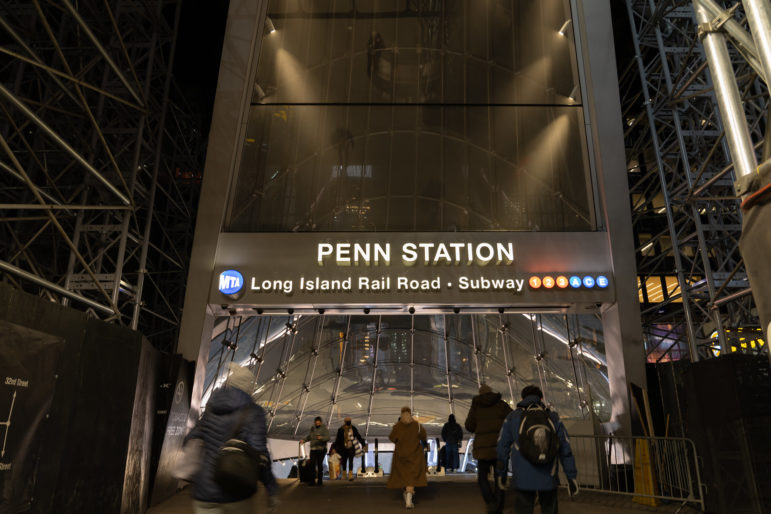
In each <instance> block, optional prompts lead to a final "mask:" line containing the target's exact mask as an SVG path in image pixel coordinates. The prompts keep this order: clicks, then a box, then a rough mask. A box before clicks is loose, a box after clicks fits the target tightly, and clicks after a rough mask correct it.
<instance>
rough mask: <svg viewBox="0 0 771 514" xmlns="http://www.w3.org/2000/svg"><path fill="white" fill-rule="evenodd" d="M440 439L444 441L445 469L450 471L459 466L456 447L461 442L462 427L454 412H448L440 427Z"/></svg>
mask: <svg viewBox="0 0 771 514" xmlns="http://www.w3.org/2000/svg"><path fill="white" fill-rule="evenodd" d="M442 440H443V441H444V443H445V444H444V452H445V458H446V459H447V464H446V467H447V471H449V472H450V473H452V472H453V471H455V470H456V469H458V468H460V455H458V448H459V447H460V445H461V443H462V442H463V429H462V428H461V427H460V425H459V424H458V423H457V422H456V421H455V414H450V417H449V418H447V423H445V424H444V426H443V427H442Z"/></svg>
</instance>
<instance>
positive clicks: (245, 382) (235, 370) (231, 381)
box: [225, 362, 254, 396]
mask: <svg viewBox="0 0 771 514" xmlns="http://www.w3.org/2000/svg"><path fill="white" fill-rule="evenodd" d="M228 373H229V374H228V378H227V380H226V381H225V385H226V386H228V387H233V388H235V389H240V390H241V391H243V392H245V393H246V394H248V395H249V396H251V395H252V393H253V392H254V375H252V372H251V371H249V368H247V367H244V366H239V365H238V364H236V363H235V362H231V363H230V364H228Z"/></svg>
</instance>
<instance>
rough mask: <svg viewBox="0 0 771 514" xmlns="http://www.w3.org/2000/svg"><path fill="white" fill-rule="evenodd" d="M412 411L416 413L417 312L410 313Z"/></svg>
mask: <svg viewBox="0 0 771 514" xmlns="http://www.w3.org/2000/svg"><path fill="white" fill-rule="evenodd" d="M410 411H412V414H413V415H415V314H414V313H412V314H410Z"/></svg>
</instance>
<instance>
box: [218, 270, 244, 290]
mask: <svg viewBox="0 0 771 514" xmlns="http://www.w3.org/2000/svg"><path fill="white" fill-rule="evenodd" d="M243 288H244V276H243V275H242V274H240V273H239V272H237V271H236V270H234V269H229V270H225V271H223V272H222V273H220V286H219V290H220V293H222V294H236V293H237V292H239V291H240V290H241V289H243Z"/></svg>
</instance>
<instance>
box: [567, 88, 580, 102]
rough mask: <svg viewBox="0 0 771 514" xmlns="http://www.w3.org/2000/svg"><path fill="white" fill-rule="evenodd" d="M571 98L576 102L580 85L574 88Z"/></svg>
mask: <svg viewBox="0 0 771 514" xmlns="http://www.w3.org/2000/svg"><path fill="white" fill-rule="evenodd" d="M568 98H570V99H571V100H573V101H574V102H575V101H576V98H578V85H576V87H574V88H573V91H571V92H570V96H568Z"/></svg>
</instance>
